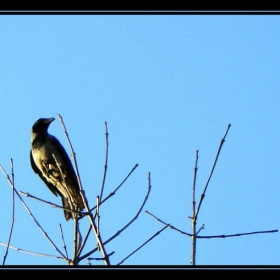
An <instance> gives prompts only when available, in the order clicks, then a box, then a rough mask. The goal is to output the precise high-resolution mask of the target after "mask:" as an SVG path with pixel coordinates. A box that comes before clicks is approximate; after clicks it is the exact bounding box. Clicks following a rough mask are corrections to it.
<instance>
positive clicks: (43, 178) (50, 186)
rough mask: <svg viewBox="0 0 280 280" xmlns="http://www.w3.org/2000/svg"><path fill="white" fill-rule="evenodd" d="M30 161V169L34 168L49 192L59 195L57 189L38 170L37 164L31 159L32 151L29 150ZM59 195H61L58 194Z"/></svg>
mask: <svg viewBox="0 0 280 280" xmlns="http://www.w3.org/2000/svg"><path fill="white" fill-rule="evenodd" d="M30 163H31V166H32V169H33V170H34V172H35V173H37V174H38V175H39V176H40V178H41V179H42V180H43V181H44V183H45V184H46V185H47V186H48V188H49V189H50V190H51V192H52V193H53V194H54V195H55V196H57V194H59V195H60V193H59V191H58V190H57V188H56V187H55V186H54V185H53V184H51V183H50V182H48V181H47V180H46V178H45V177H44V176H43V175H42V172H41V171H40V169H39V168H38V167H37V165H36V164H35V162H34V159H33V156H32V151H30ZM60 196H61V195H60Z"/></svg>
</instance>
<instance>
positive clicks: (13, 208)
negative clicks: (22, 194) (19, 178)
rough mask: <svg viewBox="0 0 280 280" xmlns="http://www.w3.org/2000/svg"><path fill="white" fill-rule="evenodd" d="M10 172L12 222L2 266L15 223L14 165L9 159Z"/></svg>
mask: <svg viewBox="0 0 280 280" xmlns="http://www.w3.org/2000/svg"><path fill="white" fill-rule="evenodd" d="M11 171H12V174H11V176H12V180H11V183H12V220H11V228H10V233H9V237H8V246H7V247H6V251H5V254H4V257H3V263H2V265H4V264H5V261H6V258H7V256H8V251H9V246H10V242H11V238H12V233H13V228H14V221H15V188H14V187H15V180H14V164H13V159H12V158H11Z"/></svg>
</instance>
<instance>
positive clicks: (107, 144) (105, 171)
mask: <svg viewBox="0 0 280 280" xmlns="http://www.w3.org/2000/svg"><path fill="white" fill-rule="evenodd" d="M108 135H109V134H108V129H107V122H105V141H106V149H105V150H106V151H105V163H104V172H103V179H102V185H101V190H100V195H99V197H100V200H101V199H102V195H103V191H104V186H105V180H106V174H107V168H108V147H109V141H108Z"/></svg>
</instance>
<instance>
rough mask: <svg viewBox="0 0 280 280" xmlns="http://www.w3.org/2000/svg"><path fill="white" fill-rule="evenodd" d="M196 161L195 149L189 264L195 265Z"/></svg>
mask: <svg viewBox="0 0 280 280" xmlns="http://www.w3.org/2000/svg"><path fill="white" fill-rule="evenodd" d="M197 162H198V150H196V160H195V167H194V176H193V190H192V217H191V221H192V253H191V264H192V265H195V255H196V254H195V252H196V219H197V217H196V215H195V203H196V202H195V185H196V175H197Z"/></svg>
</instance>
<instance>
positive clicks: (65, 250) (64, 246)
mask: <svg viewBox="0 0 280 280" xmlns="http://www.w3.org/2000/svg"><path fill="white" fill-rule="evenodd" d="M59 228H60V233H61V238H62V243H63V249H64V252H65V255H66V257H67V259H68V253H67V249H66V244H65V240H64V235H63V231H62V226H61V224H60V223H59Z"/></svg>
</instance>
